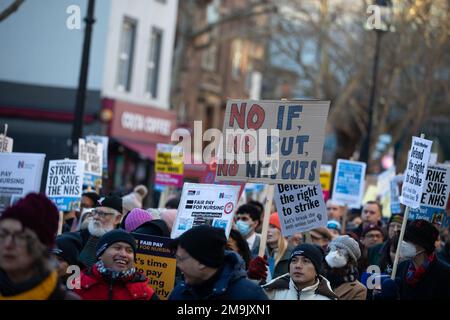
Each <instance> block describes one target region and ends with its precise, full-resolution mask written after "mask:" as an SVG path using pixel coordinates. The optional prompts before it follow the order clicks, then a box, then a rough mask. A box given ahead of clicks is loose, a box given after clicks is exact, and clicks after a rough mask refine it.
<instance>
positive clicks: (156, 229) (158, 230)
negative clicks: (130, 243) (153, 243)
mask: <svg viewBox="0 0 450 320" xmlns="http://www.w3.org/2000/svg"><path fill="white" fill-rule="evenodd" d="M133 233H140V234H146V235H149V236H157V237H166V238H169V237H170V231H169V227H168V226H167V223H166V222H165V221H164V220H161V219H155V220H151V221H147V222H145V223H143V224H141V225H140V226H139V228H137V229H136V230H134V231H133Z"/></svg>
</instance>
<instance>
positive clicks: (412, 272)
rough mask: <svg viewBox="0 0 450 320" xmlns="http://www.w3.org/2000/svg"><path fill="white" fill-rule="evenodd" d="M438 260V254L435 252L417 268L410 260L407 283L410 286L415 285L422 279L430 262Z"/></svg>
mask: <svg viewBox="0 0 450 320" xmlns="http://www.w3.org/2000/svg"><path fill="white" fill-rule="evenodd" d="M434 260H436V255H435V254H434V253H433V254H431V255H429V256H428V257H427V258H426V259H425V261H424V262H423V263H422V264H421V265H420V266H419V267H418V268H417V269H416V267H415V266H414V263H413V262H412V261H410V262H409V266H408V270H407V271H406V283H407V284H408V285H409V286H410V287H415V286H416V285H417V283H419V282H420V280H422V278H423V276H424V275H425V273H426V271H427V270H428V268H429V266H430V264H431V263H432V262H433V261H434Z"/></svg>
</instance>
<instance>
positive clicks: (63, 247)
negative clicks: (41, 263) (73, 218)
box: [52, 233, 82, 265]
mask: <svg viewBox="0 0 450 320" xmlns="http://www.w3.org/2000/svg"><path fill="white" fill-rule="evenodd" d="M81 249H82V243H81V238H80V236H79V235H78V234H76V233H63V234H62V235H60V236H57V237H56V248H54V249H53V250H52V252H53V254H55V255H56V256H58V257H61V258H62V259H63V260H64V261H66V262H67V263H68V264H69V265H78V264H79V260H78V257H79V255H80V251H81Z"/></svg>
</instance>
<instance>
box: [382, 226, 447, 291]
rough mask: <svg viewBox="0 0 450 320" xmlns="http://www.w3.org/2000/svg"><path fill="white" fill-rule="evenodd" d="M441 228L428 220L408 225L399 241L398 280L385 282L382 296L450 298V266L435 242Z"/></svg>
mask: <svg viewBox="0 0 450 320" xmlns="http://www.w3.org/2000/svg"><path fill="white" fill-rule="evenodd" d="M438 236H439V231H438V230H437V229H436V228H435V227H434V226H433V225H432V224H431V223H429V222H428V221H425V220H414V221H412V222H411V223H410V224H409V225H408V226H407V227H406V232H405V236H404V240H403V241H402V243H401V244H400V256H402V257H403V258H405V259H406V260H405V261H403V262H402V263H400V264H399V266H398V270H397V274H396V279H395V282H394V281H392V280H390V279H387V280H385V281H384V282H383V283H382V292H381V294H380V296H381V298H383V297H390V298H398V299H400V300H449V299H450V267H449V266H448V265H446V264H444V263H443V262H441V261H439V259H437V257H436V252H435V251H436V248H435V242H436V240H437V238H438Z"/></svg>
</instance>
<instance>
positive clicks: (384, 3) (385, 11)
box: [359, 0, 392, 172]
mask: <svg viewBox="0 0 450 320" xmlns="http://www.w3.org/2000/svg"><path fill="white" fill-rule="evenodd" d="M375 4H376V5H377V6H378V7H379V8H380V13H381V15H382V17H381V18H382V19H381V20H382V25H381V26H375V28H374V30H375V35H376V39H375V55H374V58H373V67H372V85H371V89H370V98H369V110H368V120H369V122H368V124H367V133H366V136H365V137H364V140H363V143H362V145H361V151H360V154H359V161H362V162H366V163H367V172H370V158H369V153H370V142H371V139H372V123H373V110H374V106H375V94H376V90H377V73H378V62H379V58H380V43H381V36H382V35H383V34H384V33H385V32H387V31H388V29H389V25H388V23H389V21H388V20H389V16H390V15H389V13H390V12H389V8H390V7H391V6H392V3H391V1H390V0H375Z"/></svg>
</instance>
